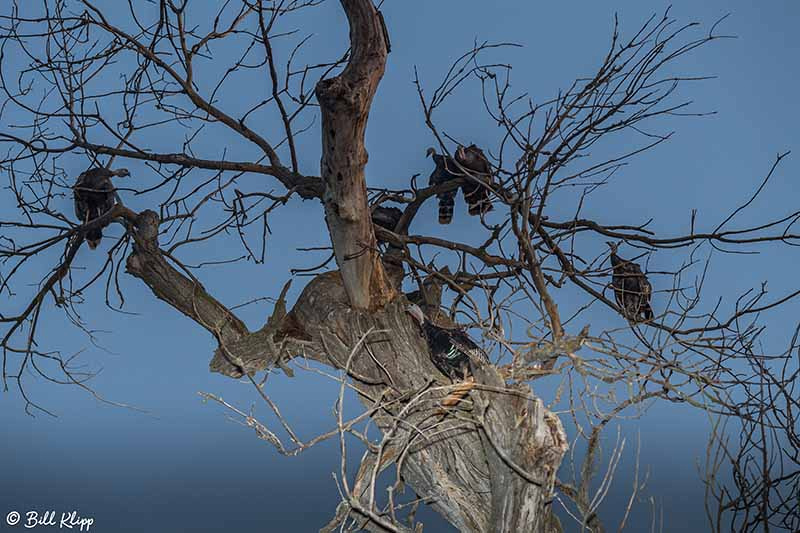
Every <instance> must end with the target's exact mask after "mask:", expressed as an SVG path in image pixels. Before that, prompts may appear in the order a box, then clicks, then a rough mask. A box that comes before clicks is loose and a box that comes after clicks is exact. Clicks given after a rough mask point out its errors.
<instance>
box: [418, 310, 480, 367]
mask: <svg viewBox="0 0 800 533" xmlns="http://www.w3.org/2000/svg"><path fill="white" fill-rule="evenodd" d="M407 310H408V314H410V315H411V316H412V317H414V319H415V320H416V321H417V322H418V323H419V325H420V328H421V330H422V336H423V337H424V338H425V341H426V342H427V344H428V350H429V351H430V354H431V361H432V362H433V364H434V365H436V368H438V369H439V370H440V371H441V372H442V374H444V375H446V376H447V377H449V378H450V379H451V380H453V381H460V380H463V379H466V378H467V377H469V376H471V375H472V366H471V365H481V364H487V363H489V356H488V355H486V352H484V351H483V350H482V349H481V348H480V346H478V345H477V344H475V342H474V341H473V340H472V339H470V338H469V335H467V334H466V333H465V332H464V331H463V330H461V329H457V328H455V329H446V328H442V327H440V326H437V325H436V324H434V323H433V322H431V321H430V320H429V319H428V318H427V317H426V316H425V314H424V313H423V312H422V309H421V308H420V307H419V306H418V305H410V306H408V308H407Z"/></svg>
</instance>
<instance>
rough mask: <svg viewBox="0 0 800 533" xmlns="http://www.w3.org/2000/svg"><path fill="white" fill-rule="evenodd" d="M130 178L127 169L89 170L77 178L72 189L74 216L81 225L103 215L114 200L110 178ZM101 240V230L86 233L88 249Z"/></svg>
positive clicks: (114, 192)
mask: <svg viewBox="0 0 800 533" xmlns="http://www.w3.org/2000/svg"><path fill="white" fill-rule="evenodd" d="M114 176H117V177H125V176H130V172H128V170H127V169H124V168H121V169H119V170H109V169H107V168H90V169H89V170H87V171H86V172H84V173H82V174H81V175H80V176H78V180H77V181H76V182H75V185H73V187H72V193H73V197H74V199H75V216H77V217H78V220H79V221H80V222H81V224H88V223H89V222H91V221H93V220H95V219H97V218H100V217H101V216H103V215H105V214H106V213H107V212H108V211H109V210H110V209H111V208H112V207H114V204H116V203H117V200H116V190H115V189H114V185H113V184H112V183H111V178H112V177H114ZM102 238H103V229H102V228H100V227H98V228H92V229H90V230H89V231H87V232H86V242H87V243H89V248H91V249H92V250H94V249H95V248H97V246H98V245H99V244H100V240H101V239H102Z"/></svg>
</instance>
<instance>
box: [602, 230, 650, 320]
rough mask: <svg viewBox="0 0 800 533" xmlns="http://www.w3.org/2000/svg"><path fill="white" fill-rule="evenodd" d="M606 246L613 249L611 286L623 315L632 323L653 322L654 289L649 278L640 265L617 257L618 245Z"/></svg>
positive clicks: (610, 244) (609, 244) (610, 243)
mask: <svg viewBox="0 0 800 533" xmlns="http://www.w3.org/2000/svg"><path fill="white" fill-rule="evenodd" d="M606 244H608V246H609V248H611V267H612V272H611V286H612V287H613V289H614V297H615V298H616V300H617V305H618V306H619V307H620V309H622V312H623V315H624V316H625V318H627V319H628V320H630V321H631V322H644V321H648V320H652V319H653V308H652V307H650V296H651V295H652V294H653V287H652V286H651V285H650V282H649V281H647V276H645V275H644V272H642V268H641V267H640V266H639V265H638V264H636V263H634V262H633V261H628V260H626V259H622V258H621V257H620V256H618V255H617V248H618V245H617V244H614V243H612V242H608V243H606Z"/></svg>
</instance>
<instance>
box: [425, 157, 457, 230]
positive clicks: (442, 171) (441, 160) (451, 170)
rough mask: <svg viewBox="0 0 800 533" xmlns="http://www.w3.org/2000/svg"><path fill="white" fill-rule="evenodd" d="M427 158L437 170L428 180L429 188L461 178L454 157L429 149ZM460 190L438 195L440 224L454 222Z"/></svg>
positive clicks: (434, 170)
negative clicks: (454, 211)
mask: <svg viewBox="0 0 800 533" xmlns="http://www.w3.org/2000/svg"><path fill="white" fill-rule="evenodd" d="M425 155H426V157H432V158H433V163H434V164H435V165H436V168H434V169H433V172H431V176H430V178H428V186H429V187H434V186H436V185H441V184H443V183H447V182H448V181H450V180H454V179H456V178H458V177H459V173H458V167H457V166H456V162H455V160H453V158H452V157H449V156H446V155H441V154H437V153H436V149H434V148H428V151H427V152H426V154H425ZM457 192H458V189H453V190H452V191H447V192H440V193H439V194H437V195H436V198H437V199H438V200H439V224H449V223H450V222H452V220H453V209H454V207H455V205H456V193H457Z"/></svg>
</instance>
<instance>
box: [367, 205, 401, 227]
mask: <svg viewBox="0 0 800 533" xmlns="http://www.w3.org/2000/svg"><path fill="white" fill-rule="evenodd" d="M402 217H403V211H402V210H401V209H400V208H398V207H385V206H382V205H379V206H376V207H373V208H372V213H371V218H372V223H373V224H375V225H376V226H380V227H382V228H384V229H388V230H389V231H394V230H395V228H396V227H397V224H398V223H399V222H400V219H401V218H402Z"/></svg>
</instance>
